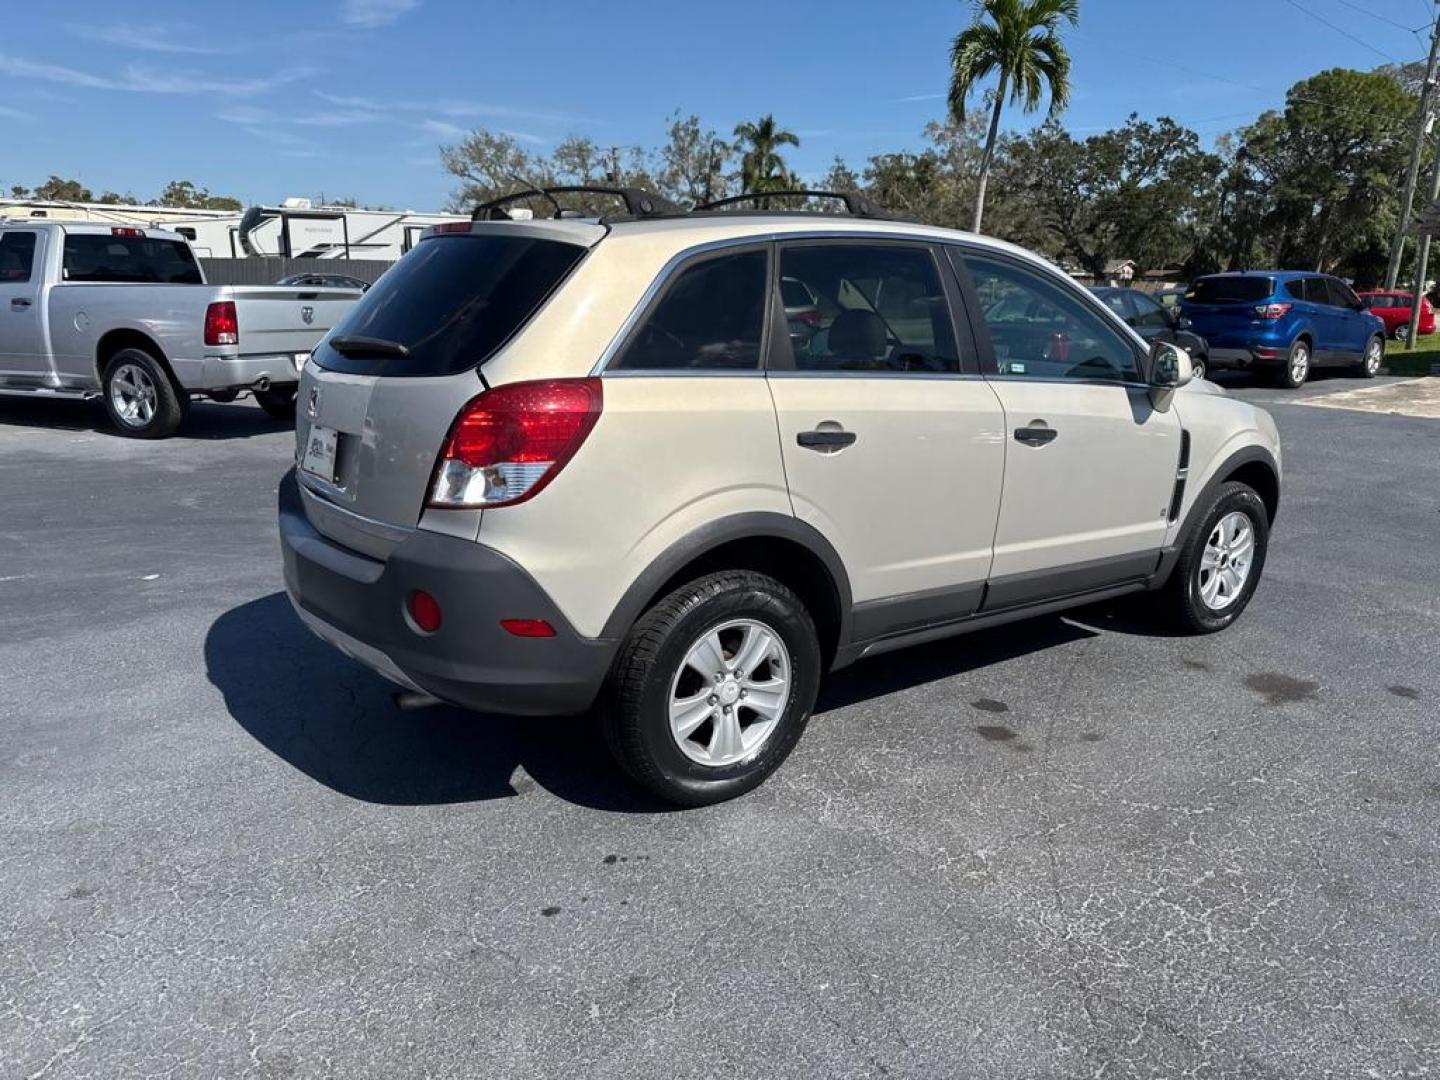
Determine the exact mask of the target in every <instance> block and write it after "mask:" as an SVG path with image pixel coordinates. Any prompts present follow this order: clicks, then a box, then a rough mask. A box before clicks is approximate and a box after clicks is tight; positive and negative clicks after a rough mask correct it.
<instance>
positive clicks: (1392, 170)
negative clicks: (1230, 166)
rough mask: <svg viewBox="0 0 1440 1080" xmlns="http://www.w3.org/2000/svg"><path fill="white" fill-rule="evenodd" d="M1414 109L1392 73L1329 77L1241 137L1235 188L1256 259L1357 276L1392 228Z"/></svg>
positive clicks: (1293, 92)
mask: <svg viewBox="0 0 1440 1080" xmlns="http://www.w3.org/2000/svg"><path fill="white" fill-rule="evenodd" d="M1417 107H1418V106H1417V102H1416V99H1415V97H1414V96H1413V95H1412V94H1410V93H1407V92H1406V90H1405V88H1404V87H1402V86H1401V85H1400V83H1399V82H1397V81H1396V79H1395V77H1394V75H1393V74H1392V73H1391V72H1390V71H1386V70H1380V71H1350V70H1346V69H1343V68H1334V69H1331V70H1329V71H1322V72H1321V73H1320V74H1318V75H1313V76H1311V77H1310V78H1308V79H1304V80H1302V81H1300V82H1298V83H1296V84H1295V85H1294V86H1292V87H1291V88H1290V91H1289V93H1288V94H1287V95H1286V101H1285V109H1284V111H1283V112H1274V111H1271V112H1267V113H1265V114H1263V115H1262V116H1260V118H1259V119H1258V120H1256V121H1255V123H1253V124H1251V125H1250V126H1249V127H1248V128H1246V129H1245V130H1244V131H1243V132H1242V133H1241V139H1242V143H1241V149H1242V150H1243V151H1244V157H1243V159H1242V160H1243V164H1242V165H1241V166H1240V168H1239V170H1238V173H1237V175H1236V177H1235V179H1236V180H1237V181H1238V183H1239V190H1240V196H1241V198H1242V199H1244V200H1246V201H1248V204H1249V205H1248V207H1247V208H1246V209H1245V211H1244V214H1245V216H1247V217H1250V218H1254V219H1255V222H1256V223H1255V236H1254V243H1255V245H1256V247H1257V248H1258V250H1259V252H1260V253H1261V255H1262V258H1263V260H1264V261H1267V262H1273V263H1275V264H1277V265H1280V266H1286V267H1293V268H1296V269H1300V268H1304V269H1316V270H1328V271H1337V270H1346V269H1348V270H1349V271H1350V272H1351V276H1364V275H1363V274H1359V273H1357V272H1358V271H1360V270H1362V269H1364V268H1365V267H1366V266H1367V265H1368V264H1369V263H1370V262H1371V261H1373V254H1366V253H1367V252H1371V253H1373V250H1374V249H1375V248H1376V247H1377V246H1378V247H1384V246H1386V243H1387V240H1388V236H1389V235H1390V234H1391V233H1392V232H1393V229H1394V227H1395V220H1396V216H1397V214H1398V212H1399V209H1398V204H1399V193H1398V184H1397V181H1398V180H1399V179H1400V178H1401V177H1403V175H1404V171H1405V161H1406V152H1407V149H1408V146H1407V142H1408V139H1409V135H1410V132H1411V130H1412V129H1413V124H1414V118H1415V110H1416V108H1417ZM1247 247H1248V245H1247Z"/></svg>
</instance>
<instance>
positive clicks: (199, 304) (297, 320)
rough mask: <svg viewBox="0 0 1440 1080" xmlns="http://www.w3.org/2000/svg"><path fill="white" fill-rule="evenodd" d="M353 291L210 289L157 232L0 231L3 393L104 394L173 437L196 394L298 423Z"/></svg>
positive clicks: (126, 414)
mask: <svg viewBox="0 0 1440 1080" xmlns="http://www.w3.org/2000/svg"><path fill="white" fill-rule="evenodd" d="M359 296H360V292H359V291H358V290H350V289H322V288H309V287H294V286H224V285H207V284H205V283H204V276H203V274H202V273H201V270H200V267H199V264H198V263H197V262H196V260H195V258H194V255H193V254H192V253H191V251H190V248H189V246H188V245H187V244H186V242H185V240H184V238H183V237H181V236H178V235H175V234H171V233H167V232H163V231H161V230H157V229H137V228H128V227H127V228H118V227H113V226H106V225H94V224H90V223H72V222H63V223H62V222H43V223H42V222H36V223H31V222H28V221H27V222H23V223H22V222H10V223H3V222H0V392H6V393H11V394H15V393H21V394H43V395H45V396H79V397H89V396H99V397H101V398H103V399H104V400H105V402H106V407H107V409H108V410H109V411H110V415H111V419H112V420H113V421H115V423H116V426H117V427H118V428H119V429H120V431H121V432H122V433H123V434H127V435H135V436H140V437H156V436H158V435H166V434H170V433H172V432H173V431H174V430H175V429H176V428H177V427H178V426H179V423H180V421H182V420H183V419H184V416H185V413H186V412H187V410H188V404H189V401H190V399H191V398H193V397H211V398H213V399H215V400H218V401H233V400H234V399H235V398H236V397H237V396H238V395H239V394H240V393H241V392H243V391H247V390H248V391H252V392H253V393H254V394H255V396H256V399H257V400H258V401H259V402H260V404H261V405H262V407H264V408H265V409H266V411H267V412H270V413H271V414H272V415H276V416H280V417H284V416H288V415H293V408H294V393H295V387H296V385H297V383H298V381H299V370H300V367H301V365H303V363H304V362H305V360H306V359H308V357H309V354H310V351H311V350H312V349H313V348H314V347H315V346H316V344H318V343H319V341H320V339H321V338H322V337H323V336H324V335H325V334H326V333H327V332H328V331H329V330H330V328H331V327H332V326H334V325H335V323H336V322H338V321H339V320H340V319H341V318H342V317H343V316H344V315H345V313H346V312H347V311H348V310H349V308H350V307H351V306H352V305H353V304H354V303H355V301H356V300H357V299H358V298H359ZM118 364H129V367H130V370H129V371H128V373H127V377H126V378H124V379H121V380H120V385H119V388H118V390H117V387H116V385H115V376H116V374H117V371H116V368H117V365H118ZM137 387H138V389H137ZM112 391H116V392H115V393H112ZM117 394H118V396H117ZM137 394H138V395H139V396H138V398H137V397H136V395H137ZM127 395H129V396H128V397H127ZM150 399H153V400H150ZM137 402H138V405H137ZM147 402H148V404H147ZM132 405H135V406H136V407H135V408H131V407H130V406H132Z"/></svg>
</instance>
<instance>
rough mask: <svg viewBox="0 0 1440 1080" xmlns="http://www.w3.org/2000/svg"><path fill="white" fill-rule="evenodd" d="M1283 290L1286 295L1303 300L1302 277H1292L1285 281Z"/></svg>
mask: <svg viewBox="0 0 1440 1080" xmlns="http://www.w3.org/2000/svg"><path fill="white" fill-rule="evenodd" d="M1285 292H1286V295H1288V296H1292V297H1294V298H1295V299H1296V300H1304V299H1305V282H1304V279H1302V278H1294V279H1292V280H1290V281H1287V282H1285Z"/></svg>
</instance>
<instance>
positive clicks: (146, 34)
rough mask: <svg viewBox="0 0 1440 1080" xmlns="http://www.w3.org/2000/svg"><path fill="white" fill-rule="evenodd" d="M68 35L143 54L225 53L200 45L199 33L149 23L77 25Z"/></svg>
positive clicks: (177, 27) (186, 27)
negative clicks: (137, 50)
mask: <svg viewBox="0 0 1440 1080" xmlns="http://www.w3.org/2000/svg"><path fill="white" fill-rule="evenodd" d="M70 32H71V33H72V34H75V35H77V36H79V37H83V38H88V39H89V40H91V41H102V42H104V43H105V44H107V45H118V46H120V48H122V49H139V50H141V51H143V52H157V53H169V54H172V55H185V56H214V55H216V54H217V53H221V52H224V51H226V50H224V49H221V48H218V47H217V46H215V45H208V44H201V43H200V42H199V41H198V40H194V39H198V38H200V37H202V36H203V34H202V32H201V31H198V30H196V29H195V28H194V27H191V26H184V25H181V24H178V23H177V24H173V25H166V24H163V23H151V24H149V25H145V24H137V23H115V24H113V25H110V26H85V25H81V24H77V25H74V26H71V27H70Z"/></svg>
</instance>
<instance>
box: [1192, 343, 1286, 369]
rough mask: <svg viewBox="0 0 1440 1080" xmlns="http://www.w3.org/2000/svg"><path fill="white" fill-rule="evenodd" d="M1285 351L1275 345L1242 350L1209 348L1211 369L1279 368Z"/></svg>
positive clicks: (1283, 359)
mask: <svg viewBox="0 0 1440 1080" xmlns="http://www.w3.org/2000/svg"><path fill="white" fill-rule="evenodd" d="M1285 354H1286V350H1285V349H1284V348H1282V347H1280V346H1277V345H1264V346H1259V347H1251V348H1244V349H1220V348H1216V347H1215V346H1213V345H1212V346H1211V347H1210V353H1209V356H1210V366H1211V367H1212V368H1248V367H1279V366H1280V365H1281V364H1282V363H1284V361H1285Z"/></svg>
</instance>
